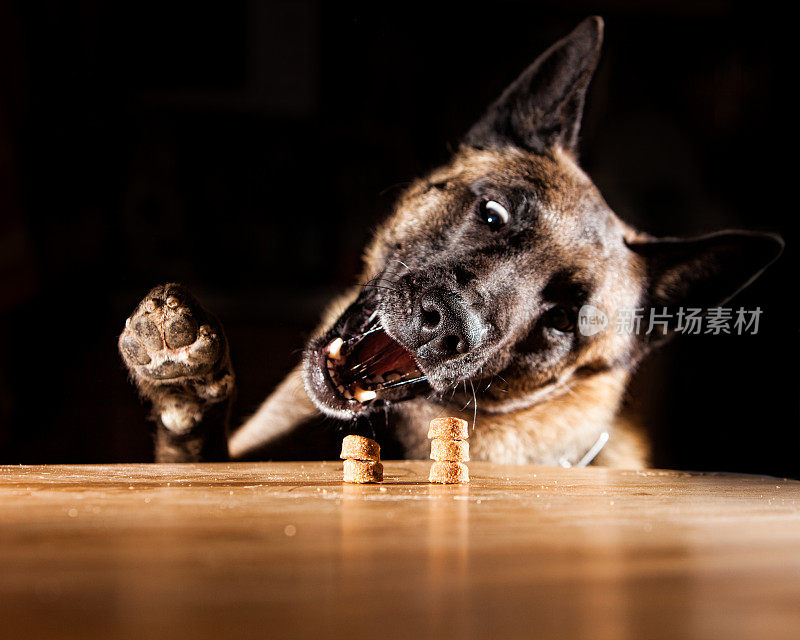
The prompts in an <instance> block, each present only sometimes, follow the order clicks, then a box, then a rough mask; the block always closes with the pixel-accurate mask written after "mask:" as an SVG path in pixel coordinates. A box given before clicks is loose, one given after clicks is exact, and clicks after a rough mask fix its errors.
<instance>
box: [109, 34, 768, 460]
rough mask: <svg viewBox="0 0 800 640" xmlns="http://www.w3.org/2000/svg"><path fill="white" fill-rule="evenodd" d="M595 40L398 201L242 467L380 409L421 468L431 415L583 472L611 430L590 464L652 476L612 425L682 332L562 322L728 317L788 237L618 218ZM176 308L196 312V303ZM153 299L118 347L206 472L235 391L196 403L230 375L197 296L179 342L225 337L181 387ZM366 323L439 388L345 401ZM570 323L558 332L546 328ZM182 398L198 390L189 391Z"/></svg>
mask: <svg viewBox="0 0 800 640" xmlns="http://www.w3.org/2000/svg"><path fill="white" fill-rule="evenodd" d="M601 39H602V21H601V20H599V18H590V19H587V20H586V21H584V22H583V23H581V25H579V26H578V28H577V29H575V31H573V33H572V34H570V35H569V36H568V37H567V38H565V39H564V40H562V41H560V42H558V43H556V45H554V46H553V47H551V48H550V49H549V50H548V51H547V52H545V53H544V54H543V55H542V56H541V57H540V58H539V59H538V60H537V61H535V62H534V63H533V64H532V65H531V66H530V67H529V68H528V69H527V70H526V71H525V72H523V74H522V75H521V76H520V77H519V78H518V79H517V81H516V82H514V83H513V84H512V85H511V86H510V87H509V88H508V89H506V91H505V92H504V93H503V94H502V95H501V97H500V98H499V99H498V100H497V101H496V102H495V103H494V104H493V105H491V106H490V108H489V110H488V111H487V113H486V115H485V116H484V117H483V118H482V119H481V120H480V121H479V122H478V123H477V124H476V125H475V126H474V127H473V128H472V129H471V130H470V132H469V133H468V134H467V136H466V137H465V141H464V144H462V146H461V147H460V148H459V150H458V152H457V153H456V154H455V155H454V157H453V158H452V160H451V161H450V162H449V163H448V164H446V165H445V166H443V167H441V168H439V169H436V170H434V171H433V172H431V173H430V174H429V175H428V176H427V177H425V178H423V179H421V180H418V181H416V182H414V183H413V184H412V185H411V186H410V187H409V188H408V189H406V190H405V192H403V193H402V195H401V196H400V198H399V200H398V202H397V205H396V207H395V209H394V212H393V213H392V215H391V216H390V217H389V219H388V220H387V221H386V222H385V223H384V224H383V225H382V226H381V227H380V229H379V230H378V231H377V233H376V234H375V237H374V238H373V240H372V242H371V243H370V245H369V246H368V247H367V249H366V252H365V255H364V270H363V273H362V277H361V286H359V287H356V288H354V289H352V290H350V291H348V292H347V293H345V294H344V295H343V296H342V297H341V298H339V299H338V300H336V301H335V302H334V303H333V304H332V305H330V307H329V308H328V309H327V311H326V312H325V314H324V315H323V319H322V322H321V324H320V327H319V329H318V331H317V332H316V335H315V336H313V337H312V339H311V340H310V342H309V345H308V347H307V349H306V354H305V356H304V365H303V366H301V367H297V368H296V369H294V370H293V371H292V372H291V373H290V374H289V376H288V377H287V379H286V380H285V381H284V382H283V383H282V384H281V385H279V387H278V388H277V389H276V391H275V392H274V393H273V394H272V395H271V396H270V397H269V398H268V399H267V400H266V401H265V402H264V403H263V404H262V406H261V407H260V408H259V410H258V411H257V412H256V414H255V415H253V416H252V417H251V418H250V419H249V420H248V421H247V422H246V423H245V424H244V425H243V426H242V427H241V428H240V429H239V430H238V431H237V432H236V433H235V434H234V435H233V436H232V438H231V439H230V441H229V450H230V454H231V456H232V457H234V458H241V457H252V456H253V455H254V454H257V453H258V452H259V450H261V449H262V448H263V447H264V446H265V445H270V444H273V443H282V442H284V441H285V440H286V439H288V438H291V437H293V436H294V435H296V434H297V433H299V432H300V430H301V426H302V425H304V424H305V423H308V422H309V420H313V419H314V418H315V417H316V416H319V415H320V412H322V413H324V414H326V415H328V416H331V417H333V418H336V419H339V420H343V419H350V420H352V421H351V422H349V423H347V425H349V426H345V429H346V430H349V429H356V428H360V427H359V425H360V424H362V423H363V422H364V421H366V423H367V426H368V427H369V428H374V422H373V421H374V420H375V418H376V416H377V417H378V418H381V419H383V420H385V421H386V422H387V424H386V425H385V427H386V432H385V433H386V434H387V435H388V436H390V437H391V438H393V439H394V440H396V441H397V443H398V444H399V446H400V448H401V452H402V454H403V455H405V456H407V457H412V458H426V457H427V456H428V453H429V446H430V445H429V442H428V440H427V425H428V423H429V421H430V420H431V419H432V418H435V417H439V416H443V415H454V416H458V417H462V418H464V419H467V420H469V421H471V422H473V428H474V432H473V433H472V434H471V438H470V442H471V447H470V449H471V457H472V459H473V460H486V461H492V462H498V463H534V464H549V465H555V464H561V465H568V464H576V463H578V462H579V461H581V460H582V459H583V458H584V457H585V456H586V454H587V452H589V451H590V450H591V449H592V448H593V446H594V445H595V444H596V443H598V442H599V441H602V437H603V436H604V434H610V440H609V442H608V444H607V446H606V447H605V448H604V449H603V450H602V451H601V452H600V454H599V455H598V456H597V458H596V460H595V463H596V464H603V465H608V466H618V467H629V468H631V467H642V466H645V465H646V464H647V462H648V459H649V445H648V443H647V438H646V436H645V435H644V433H643V432H642V431H641V429H639V428H638V427H637V425H636V423H635V422H633V421H631V420H629V419H627V418H621V417H619V415H618V414H619V410H620V405H621V399H622V397H623V394H624V392H625V388H626V385H627V383H628V380H629V378H630V376H631V374H632V372H633V370H634V368H635V367H636V365H637V363H638V362H639V361H640V360H641V358H642V357H644V356H645V355H646V354H647V352H648V351H649V350H650V349H651V348H652V347H653V346H655V345H656V344H657V343H658V342H660V341H662V340H663V339H666V338H667V337H669V335H672V333H673V330H674V326H671V327H669V330H668V331H667V332H665V334H664V335H661V334H654V335H641V334H637V335H629V334H625V333H620V332H617V331H614V330H613V327H611V328H610V329H606V330H604V331H601V332H599V333H597V334H595V335H591V336H588V335H584V334H582V333H580V332H578V331H576V328H575V326H574V323H572V324H570V323H569V318H570V317H577V315H576V314H577V309H578V308H580V307H582V306H584V305H591V306H593V307H596V308H597V309H600V310H602V311H603V312H605V313H606V314H607V316H608V318H610V319H612V322H613V319H614V318H615V317H616V312H618V311H619V310H620V309H623V308H638V307H641V308H645V309H657V310H661V309H663V308H665V307H666V308H675V307H677V306H699V307H703V308H708V307H711V306H716V305H718V304H721V303H722V302H724V301H725V300H727V299H729V298H730V297H731V296H733V295H734V294H735V293H736V292H737V291H738V290H740V289H741V288H742V287H743V286H746V284H748V283H749V282H750V281H752V279H753V278H754V277H755V276H756V275H757V274H758V273H760V271H761V270H763V269H764V268H765V267H766V265H768V264H769V263H770V262H771V261H772V260H774V259H775V258H776V257H777V255H778V254H779V253H780V249H781V247H782V242H781V241H780V239H779V238H776V237H775V236H771V235H768V234H752V233H746V232H728V233H720V234H715V235H711V236H706V237H704V238H699V239H695V240H689V241H676V240H673V239H666V240H658V239H655V238H651V237H650V236H648V235H646V234H642V233H639V232H637V231H636V230H634V229H632V228H631V227H629V226H628V225H626V224H625V223H624V222H622V221H621V220H620V219H619V218H617V216H616V215H615V214H614V212H613V211H612V210H611V209H610V208H609V207H608V205H607V204H606V202H605V201H604V200H603V198H602V196H601V195H600V193H599V192H598V190H597V188H596V187H595V186H594V184H593V183H592V181H591V180H590V179H589V177H588V176H587V175H586V174H585V173H584V172H583V171H582V170H581V169H580V167H579V166H578V164H577V161H576V144H577V135H578V130H579V125H580V118H581V112H582V108H583V102H584V95H585V92H586V88H587V86H588V82H589V78H590V77H591V74H592V72H593V71H594V68H595V66H596V64H597V60H598V57H599V50H600V42H601ZM498 200H499V201H502V202H503V203H504V205H503V206H504V207H506V208H507V209H508V211H507V212H506V213H507V214H508V215H507V218H508V219H507V220H504V221H503V222H502V223H501V224H499V225H498V224H497V223H496V221H494V222H492V221H490V220H489V219H488V218H487V217H486V216H484V215H483V214H484V213H485V209H484V208H483V207H484V206H485V205H486V203H487V202H494V203H495V204H496V201H498ZM170 287H172V291H173V294H174V295H176V296H179V297H180V296H181V293H180V292H179V291H178V290H177V289H175V287H176V285H167V287H165V288H161V289H159V288H157V289H155V290H154V291H153V292H151V294H150V296H151V297H153V296H155V298H157V299H158V300H162V299H163V297H164V295H165V290H166V288H170ZM426 295H429V296H430V297H429V298H426V297H425V296H426ZM437 296H438V297H437ZM182 299H184V300H187V299H188V300H192V299H191V297H190V295H189V294H188V293H185V294H183V297H182ZM146 300H147V299H146ZM425 300H428V301H430V300H433V301H434V302H433V303H431V302H425ZM145 304H146V303H145V302H143V303H142V305H140V307H139V308H138V309H137V311H136V312H135V314H134V316H133V317H132V319H131V320H132V322H130V321H129V323H128V328H126V332H125V333H123V336H122V337H121V340H120V348H121V352H122V355H123V358H124V359H125V361H126V363H127V364H128V366H129V368H130V369H131V371H132V375H133V377H134V379H135V381H136V383H137V385H138V386H139V388H140V391H141V392H142V395H143V396H144V397H146V398H147V399H149V400H151V401H152V402H153V405H154V408H155V413H156V419H157V421H158V423H159V426H160V429H161V431H160V432H159V433H160V436H159V437H160V440H159V446H158V448H157V452H158V455H160V456H161V457H162V458H169V459H202V458H203V457H204V455H205V454H204V453H203V447H202V441H203V437H205V436H203V434H208V433H213V434H217V435H219V434H222V433H224V432H225V426H226V422H225V418H224V417H220V415H217V416H216V417H214V416H213V415H212V414H213V411H212V410H211V408H210V406H211V404H214V405H215V406H223V403H222V402H221V401H222V400H223V399H224V400H226V403H224V407H225V408H226V409H227V406H228V402H227V400H229V397H230V395H231V394H232V390H231V391H230V392H229V391H228V389H227V387H226V390H225V393H224V394H218V396H217V397H215V398H214V399H213V400H214V402H213V403H211V402H210V400H208V399H207V398H203V397H201V394H200V391H199V390H203V389H208V388H215V387H214V386H213V385H214V383H215V381H219V380H230V381H232V380H233V374H232V370H231V368H230V363H229V361H228V360H227V343H225V341H224V333H223V332H222V330H221V327H218V325H217V324H216V322H215V320H213V316H210V314H208V313H207V312H205V311H204V310H202V309H201V308H200V307H199V306H198V305H197V304H196V302H194V303H193V306H192V307H191V309H189V310H187V311H186V314H185V315H184V316H182V317H183V320H182V322H183V323H184V325H186V326H187V327H188V329H186V330H185V331H184V333H183V334H181V336H182V338H181V344H182V345H183V346H182V347H181V349H183V350H184V351H185V352H187V353H195V352H198V353H200V352H203V351H202V349H200V348H198V347H197V345H201V346H202V344H203V343H202V341H203V340H207V339H208V336H209V335H213V336H214V339H215V340H216V342H215V343H214V344H215V346H216V350H215V351H214V354H222V355H223V356H224V357H223V358H220V357H219V356H217V355H214V358H217V359H216V360H214V359H213V358H212V357H211V355H209V357H208V359H207V361H206V362H201V363H195V362H192V363H191V366H192V367H194V369H192V370H190V371H189V374H192V371H194V372H195V374H196V375H194V377H192V375H189V379H188V380H187V379H186V375H187V374H186V372H185V371H184V370H185V369H186V365H183V364H181V361H180V358H181V357H184V359H185V357H186V356H185V354H184V355H183V356H182V354H183V353H184V352H182V351H181V350H180V349H171V348H170V347H169V346H168V345H167V342H168V341H167V340H166V339H165V335H166V333H165V332H167V331H168V327H169V325H165V324H164V323H163V322H162V321H160V320H159V322H160V324H158V328H154V326H151V325H152V322H151V321H152V320H153V316H152V314H150V315H148V314H149V312H147V310H146V309H145V308H144V306H143V305H145ZM426 304H438V305H440V306H439V307H438V309H439V310H440V311H441V312H442V313H438V312H437V313H436V314H435V316H434V317H436V318H437V320H436V321H435V322H433V323H432V324H430V326H427V325H425V324H424V322H423V320H424V318H425V313H428V314H430V313H431V312H430V311H426V309H425V305H426ZM190 306H191V305H190ZM367 310H369V317H370V318H372V317H378V319H379V322H380V327H381V329H382V330H383V331H384V332H385V335H386V336H388V338H387V340H388V339H391V340H394V343H396V344H395V348H397V347H398V345H400V346H402V348H403V349H405V351H406V352H407V353H408V354H411V355H413V358H414V360H415V362H416V364H417V365H418V368H419V370H420V371H421V372H422V373H423V374H424V376H425V384H426V385H427V387H425V388H423V387H420V386H419V383H415V384H417V387H409V388H407V389H404V390H403V392H401V396H398V397H393V396H392V395H391V393H390V394H389V395H388V396H384V398H383V399H382V402H383V404H380V402H378V404H377V405H376V406H375V407H373V406H372V405H370V404H369V401H365V403H360V402H356V401H355V400H353V399H350V400H347V396H345V395H343V393H344V392H341V391H340V392H339V393H338V394H337V392H336V388H337V384H336V383H333V382H332V378H331V377H330V376H329V375H328V374H327V373H326V364H323V363H324V362H326V363H327V366H328V367H334V365H333V361H331V360H325V358H326V357H327V356H325V353H327V352H326V351H325V349H326V348H327V345H328V344H332V343H331V340H332V339H334V338H341V337H342V335H343V332H346V331H351V329H352V328H353V327H358V326H362V325H361V324H359V322H362V320H364V321H366V318H363V319H362V318H361V315H360V314H364V313H366V312H367ZM190 311H191V312H192V313H194V315H195V317H198V318H202V317H203V316H205V317H207V318H211V320H209V323H208V325H207V327H206V330H205V332H204V333H203V334H202V335H200V333H198V332H197V331H195V329H194V328H193V327H194V325H191V323H189V324H187V319H189V320H191V318H190V315H191V314H190ZM442 314H445V315H442ZM554 314H555V315H554ZM559 315H560V317H561V318H562V320H564V319H566V322H563V321H562V322H559V321H554V318H556V317H559ZM445 316H446V317H445ZM169 322H172V320H170V321H169ZM189 325H191V326H189ZM175 326H178V325H175ZM201 328H202V327H201ZM159 332H160V334H159ZM431 332H433V333H431ZM437 332H438V333H437ZM156 334H159V335H160V337H159V335H156ZM349 335H350V337H352V336H353V334H352V331H351V333H350V334H349ZM345 337H348V336H347V335H345ZM357 337H358V336H357ZM194 338H197V341H196V342H195V343H194V344H192V343H191V339H194ZM451 338H452V339H455V342H454V341H453V340H450V339H451ZM391 340H388V341H389V342H391ZM339 344H342V342H341V341H339ZM165 345H166V346H165ZM448 345H449V346H448ZM162 361H163V363H164V364H159V367H167V368H169V367H172V368H176V367H177V369H176V370H177V371H179V372H181V375H182V376H183V377H181V378H180V379H178V378H176V380H167V379H164V378H163V377H159V376H158V375H157V374H158V373H159V371H161V369H153V367H154V365H153V364H152V363H153V362H159V363H161V362H162ZM148 362H150V364H148ZM201 365H202V366H201ZM337 366H338V365H337ZM359 366H360V365H359ZM181 367H183V368H181ZM331 370H335V367H334V368H333V369H331ZM409 370H410V369H409ZM414 375H417V374H414ZM341 388H343V387H341ZM187 389H188V390H190V391H191V390H192V389H195V390H196V391H195V392H194V393H195V395H192V393H189V397H188V398H187V397H186V390H187ZM409 389H410V390H409ZM176 393H177V394H178V395H176ZM381 393H383V391H381ZM181 394H182V395H181ZM402 394H405V395H402ZM195 396H196V397H195ZM176 398H177V399H176ZM312 400H313V401H312ZM176 403H179V404H180V403H182V404H181V406H186V407H189V408H190V409H191V412H189V413H191V415H189V413H186V415H185V416H184V417H185V418H186V419H185V420H184V421H183V422H186V424H187V425H188V427H190V428H188V432H187V433H183V432H182V431H181V430H180V429H171V430H170V425H171V424H173V423H175V415H176V410H175V407H176ZM381 409H385V412H383V411H381ZM178 413H180V412H178ZM181 415H183V414H181ZM179 417H180V416H179ZM178 422H181V421H180V420H178ZM162 432H163V433H162ZM314 437H315V438H318V437H319V436H318V434H317V435H315V436H314ZM198 438H199V440H198ZM211 439H213V438H211ZM162 440H163V442H162ZM306 442H308V440H306ZM382 444H383V443H382ZM328 455H329V456H330V457H335V456H336V453H335V451H330V452H329V453H328Z"/></svg>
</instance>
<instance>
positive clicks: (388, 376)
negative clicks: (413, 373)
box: [385, 371, 400, 382]
mask: <svg viewBox="0 0 800 640" xmlns="http://www.w3.org/2000/svg"><path fill="white" fill-rule="evenodd" d="M385 379H386V382H397V381H398V380H399V379H400V374H399V373H395V372H394V371H392V372H391V373H389V374H386V378H385Z"/></svg>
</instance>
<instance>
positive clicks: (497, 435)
mask: <svg viewBox="0 0 800 640" xmlns="http://www.w3.org/2000/svg"><path fill="white" fill-rule="evenodd" d="M627 381H628V373H627V372H626V371H624V370H622V369H615V370H611V371H607V372H603V373H599V374H597V375H594V376H592V377H589V378H586V379H582V380H579V381H577V382H576V383H575V384H574V385H572V386H571V387H570V390H569V393H563V394H560V395H558V396H555V397H553V398H551V399H548V400H545V401H542V402H540V403H538V404H535V405H533V406H530V407H528V408H525V409H520V410H517V411H512V412H506V413H502V414H499V413H495V414H492V413H486V412H483V411H481V410H480V402H479V403H478V412H477V419H476V421H475V423H474V425H473V430H472V432H471V433H470V457H471V458H472V459H473V460H476V461H486V462H493V463H497V464H541V465H560V464H563V463H565V462H568V463H570V464H576V463H577V462H578V461H579V460H580V459H581V458H582V457H583V456H584V455H585V454H586V453H587V452H588V451H589V450H590V449H591V448H592V445H594V444H595V443H596V442H597V440H598V437H599V436H600V434H601V433H603V432H604V431H607V432H609V433H610V436H611V438H610V441H609V444H608V445H607V449H609V451H614V450H616V449H619V448H620V447H622V448H625V449H626V451H628V452H629V453H627V454H626V455H625V456H624V457H618V460H619V461H620V462H621V464H623V465H624V466H626V467H631V468H642V467H644V466H646V463H647V450H646V447H645V446H637V447H631V446H629V444H628V443H627V442H624V440H627V439H628V438H629V437H631V435H630V429H628V430H626V431H619V432H617V430H616V429H615V421H616V417H617V412H618V410H619V406H620V402H621V398H622V396H623V393H624V390H625V386H626V384H627ZM442 415H456V416H458V417H461V418H464V419H465V420H468V421H469V422H470V423H472V421H473V416H475V414H474V408H473V407H472V405H470V406H469V407H467V408H466V409H464V410H463V411H459V410H458V409H457V408H456V409H454V408H453V406H452V405H450V406H444V405H442V404H437V403H435V402H432V401H429V400H427V399H425V398H417V399H414V400H409V401H407V402H405V403H403V404H400V405H397V406H396V407H395V408H394V411H393V428H394V430H395V432H396V434H397V437H398V439H399V440H400V442H401V443H402V445H403V446H404V447H405V451H406V456H407V457H408V458H417V459H425V458H427V457H428V455H429V453H430V442H429V441H428V439H427V424H428V422H429V421H430V420H431V419H433V418H435V417H439V416H442ZM638 437H639V436H638V435H637V438H638ZM605 460H607V461H613V460H614V457H613V456H609V455H606V456H605Z"/></svg>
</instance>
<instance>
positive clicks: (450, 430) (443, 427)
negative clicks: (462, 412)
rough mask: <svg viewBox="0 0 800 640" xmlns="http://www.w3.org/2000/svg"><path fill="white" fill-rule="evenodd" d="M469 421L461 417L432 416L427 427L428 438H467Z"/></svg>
mask: <svg viewBox="0 0 800 640" xmlns="http://www.w3.org/2000/svg"><path fill="white" fill-rule="evenodd" d="M468 427H469V423H468V422H467V421H466V420H462V419H461V418H434V419H433V420H431V424H430V427H429V428H428V438H431V439H433V438H446V439H448V440H466V439H467V438H469V430H468Z"/></svg>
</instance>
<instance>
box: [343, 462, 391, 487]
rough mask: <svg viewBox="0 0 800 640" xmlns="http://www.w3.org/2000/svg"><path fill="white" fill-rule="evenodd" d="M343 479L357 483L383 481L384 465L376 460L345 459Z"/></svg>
mask: <svg viewBox="0 0 800 640" xmlns="http://www.w3.org/2000/svg"><path fill="white" fill-rule="evenodd" d="M343 479H344V481H345V482H352V483H355V484H366V483H368V482H383V465H382V464H381V463H380V462H376V461H375V460H345V461H344V476H343Z"/></svg>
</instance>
